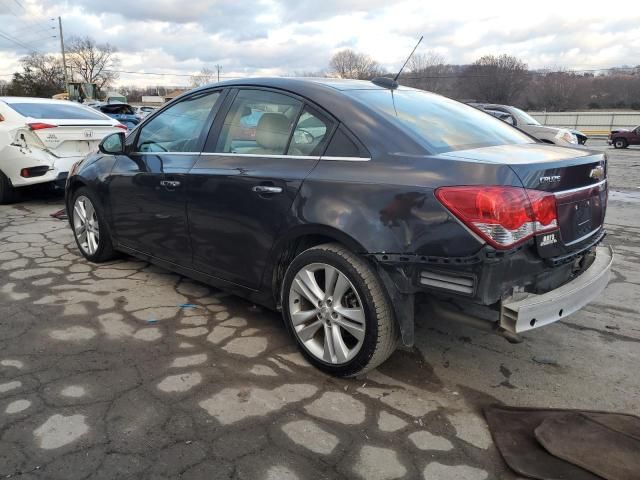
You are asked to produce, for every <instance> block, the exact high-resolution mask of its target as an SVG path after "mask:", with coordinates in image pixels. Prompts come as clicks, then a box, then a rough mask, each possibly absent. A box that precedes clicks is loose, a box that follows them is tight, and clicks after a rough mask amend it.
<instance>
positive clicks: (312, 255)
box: [281, 248, 386, 376]
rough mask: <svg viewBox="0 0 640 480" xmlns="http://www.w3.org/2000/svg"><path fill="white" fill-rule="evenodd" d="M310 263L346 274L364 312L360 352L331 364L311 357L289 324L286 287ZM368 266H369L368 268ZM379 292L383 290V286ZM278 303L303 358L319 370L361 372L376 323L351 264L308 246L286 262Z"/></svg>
mask: <svg viewBox="0 0 640 480" xmlns="http://www.w3.org/2000/svg"><path fill="white" fill-rule="evenodd" d="M312 263H326V264H328V265H331V266H333V267H336V268H337V269H338V270H340V271H341V272H342V273H343V274H345V275H346V276H347V278H348V279H349V281H350V282H351V283H352V284H353V286H354V287H355V289H356V291H357V293H358V296H359V297H360V301H361V302H362V304H363V305H362V306H363V309H364V314H365V338H364V341H363V344H362V346H361V347H360V351H359V352H358V353H357V354H356V356H355V357H354V358H352V359H351V360H350V361H348V362H347V363H344V364H340V365H335V364H331V363H327V362H325V361H323V360H320V359H319V358H317V357H315V356H314V355H313V354H312V353H311V352H309V351H308V350H307V347H306V346H305V345H304V343H302V341H301V340H300V339H299V338H298V335H297V334H296V332H295V329H294V327H293V324H292V322H291V316H290V312H289V290H290V289H291V284H292V283H293V279H294V278H295V276H296V274H297V273H298V272H299V271H300V269H301V268H302V267H304V266H306V265H309V264H312ZM369 268H370V267H369ZM383 293H384V294H385V295H386V292H385V291H384V289H383ZM281 305H282V313H283V318H284V322H285V324H286V327H287V330H288V331H289V333H290V334H291V336H292V337H293V338H294V339H295V341H296V343H297V344H298V346H299V348H300V351H301V352H302V353H303V355H304V356H305V357H306V358H307V360H308V361H309V362H310V363H312V364H313V365H314V366H316V367H317V368H319V369H320V370H322V371H324V372H326V373H329V374H331V375H337V376H349V375H352V374H355V373H357V372H359V371H361V370H362V369H363V368H364V367H365V366H366V365H367V364H368V363H369V361H370V360H371V357H372V356H373V354H374V352H375V349H376V346H377V341H378V322H377V317H376V309H375V301H374V299H373V296H372V295H371V291H370V290H369V288H368V287H367V285H366V283H365V282H364V280H363V279H362V277H361V276H360V274H359V273H358V271H357V270H356V269H355V267H354V266H353V265H352V264H351V262H349V261H348V260H346V259H345V258H344V257H342V256H341V255H339V254H338V253H336V252H334V251H332V250H324V249H319V248H311V249H309V250H306V251H304V252H302V253H301V254H300V255H298V256H297V257H296V258H295V259H294V260H293V261H292V262H291V264H290V265H289V267H288V268H287V271H286V273H285V276H284V280H283V283H282V290H281Z"/></svg>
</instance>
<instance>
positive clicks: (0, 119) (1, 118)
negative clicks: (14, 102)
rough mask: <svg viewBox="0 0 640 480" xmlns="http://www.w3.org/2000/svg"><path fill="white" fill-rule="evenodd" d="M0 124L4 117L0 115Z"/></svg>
mask: <svg viewBox="0 0 640 480" xmlns="http://www.w3.org/2000/svg"><path fill="white" fill-rule="evenodd" d="M0 122H4V117H3V116H2V114H1V113H0Z"/></svg>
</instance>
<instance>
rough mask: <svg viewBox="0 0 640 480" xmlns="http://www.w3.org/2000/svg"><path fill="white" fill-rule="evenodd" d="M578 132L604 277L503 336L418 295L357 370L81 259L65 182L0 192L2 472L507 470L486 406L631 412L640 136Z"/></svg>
mask: <svg viewBox="0 0 640 480" xmlns="http://www.w3.org/2000/svg"><path fill="white" fill-rule="evenodd" d="M590 143H591V146H592V147H594V148H598V149H602V150H606V151H607V153H608V154H609V158H610V179H611V190H612V192H611V199H610V205H609V212H608V218H607V229H608V231H609V235H608V237H607V240H606V242H607V243H608V244H609V245H612V246H613V248H614V250H615V252H616V260H615V267H614V269H615V272H614V276H613V279H612V282H611V284H610V285H609V286H608V288H607V290H606V291H605V292H604V293H603V294H602V295H601V297H600V298H598V299H597V300H596V301H595V302H594V303H592V304H591V305H589V306H588V307H586V308H585V309H583V310H582V311H580V312H578V313H576V314H574V315H573V316H571V317H569V318H567V319H566V320H565V321H561V322H558V323H556V324H554V325H551V326H548V327H546V328H543V329H539V330H535V331H532V332H529V333H527V334H526V335H524V339H525V341H524V342H523V343H520V344H516V345H514V344H510V343H508V342H507V341H505V340H504V339H502V338H501V337H497V336H495V335H492V334H488V333H486V332H481V331H477V330H474V329H472V328H470V327H465V326H461V325H456V324H450V323H448V322H445V321H442V320H439V319H437V318H427V317H426V316H424V315H423V316H421V318H420V320H419V321H418V327H417V342H416V347H415V348H414V349H412V350H410V351H398V352H397V353H395V354H394V355H393V356H392V358H391V359H390V360H389V361H388V362H387V363H386V364H384V365H383V366H382V367H381V368H379V369H378V370H376V371H374V372H371V373H370V374H368V375H366V376H364V377H362V378H358V379H353V380H338V379H334V378H330V377H327V376H325V375H322V374H320V373H319V372H317V371H316V370H315V369H313V368H311V367H309V366H308V365H307V364H306V363H305V361H304V360H303V359H302V357H301V356H300V355H299V354H298V353H296V352H295V350H294V349H293V348H292V342H291V340H290V339H289V338H288V337H287V335H286V332H285V331H284V328H283V326H282V324H281V321H280V319H279V317H278V315H276V314H274V313H272V312H268V311H264V310H262V309H260V308H258V307H255V306H253V305H251V304H250V303H247V302H245V301H244V300H241V299H239V298H237V297H234V296H230V295H227V294H225V293H222V292H220V291H217V290H214V289H211V288H209V287H207V286H205V285H203V284H200V283H197V282H194V281H191V280H189V279H186V278H184V277H181V276H179V275H175V274H173V273H170V272H167V271H165V270H162V269H159V268H157V267H154V266H151V265H149V264H147V263H144V262H140V261H137V260H135V259H132V258H128V257H125V258H122V259H119V260H117V261H114V262H111V263H108V264H103V265H100V266H98V265H92V264H89V263H87V262H86V261H85V260H84V259H83V258H81V257H80V256H79V254H78V252H77V249H76V246H75V244H74V243H73V241H72V236H71V232H70V230H69V228H68V226H67V224H66V223H65V222H62V221H58V220H54V219H51V218H50V217H49V215H48V214H49V213H52V212H53V211H55V210H57V209H59V208H61V207H62V201H61V199H60V198H59V197H48V196H46V195H43V194H34V198H33V199H31V200H25V201H23V202H21V203H19V204H15V205H10V206H0V475H1V476H3V477H19V478H21V479H30V478H54V479H65V480H72V479H82V478H92V479H93V478H96V479H102V478H104V479H114V478H136V479H139V478H149V479H161V478H184V479H226V478H234V479H235V478H237V479H252V480H253V479H274V480H275V479H277V480H285V479H286V480H288V479H296V478H300V479H302V478H314V479H319V478H364V479H372V480H376V479H393V478H429V479H449V478H456V479H464V480H476V479H477V480H481V479H487V478H491V479H512V478H514V477H513V475H512V474H511V473H509V471H508V470H507V468H506V467H505V466H504V464H503V462H502V460H501V459H500V457H499V454H498V453H497V451H496V449H495V447H494V445H493V443H492V441H491V437H490V435H489V432H488V430H487V428H486V425H485V423H484V421H483V419H482V416H481V409H482V408H483V407H484V406H486V405H488V404H490V403H493V402H504V403H507V404H510V405H522V406H541V407H547V406H553V407H564V408H597V409H610V410H615V411H627V412H638V411H639V410H640V385H639V383H640V382H639V381H638V374H637V368H638V364H640V348H639V346H640V324H638V320H637V319H638V314H639V313H640V307H639V305H638V299H640V274H639V273H638V268H637V266H638V264H639V262H640V215H638V213H639V211H640V188H639V187H640V149H638V148H635V149H628V150H624V151H617V150H613V149H611V148H609V147H607V146H606V145H605V144H604V143H603V142H590ZM183 304H193V305H194V306H195V308H185V307H180V305H183Z"/></svg>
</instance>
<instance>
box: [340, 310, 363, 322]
mask: <svg viewBox="0 0 640 480" xmlns="http://www.w3.org/2000/svg"><path fill="white" fill-rule="evenodd" d="M335 310H336V312H337V313H338V314H339V315H342V316H343V317H346V318H348V319H349V320H351V321H354V322H356V323H359V324H360V325H363V324H364V311H363V310H362V308H346V307H341V306H336V307H335Z"/></svg>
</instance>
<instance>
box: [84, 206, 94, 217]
mask: <svg viewBox="0 0 640 480" xmlns="http://www.w3.org/2000/svg"><path fill="white" fill-rule="evenodd" d="M84 208H85V216H86V218H87V220H93V217H94V214H95V210H94V208H93V204H92V203H91V202H85V205H84Z"/></svg>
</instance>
